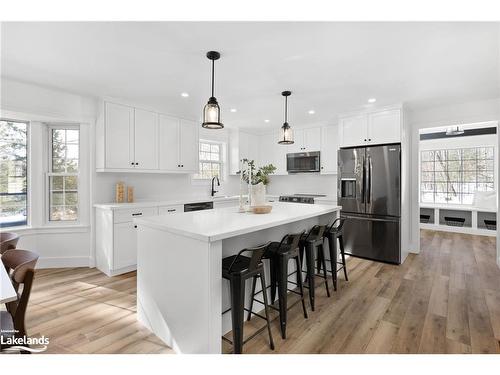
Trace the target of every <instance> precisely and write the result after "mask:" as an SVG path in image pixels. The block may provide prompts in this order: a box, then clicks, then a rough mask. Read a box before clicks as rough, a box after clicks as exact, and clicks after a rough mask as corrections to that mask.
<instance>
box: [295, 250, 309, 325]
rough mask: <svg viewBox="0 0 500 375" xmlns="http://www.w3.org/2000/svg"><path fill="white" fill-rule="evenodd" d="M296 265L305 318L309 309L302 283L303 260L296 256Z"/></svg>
mask: <svg viewBox="0 0 500 375" xmlns="http://www.w3.org/2000/svg"><path fill="white" fill-rule="evenodd" d="M295 265H296V267H297V285H298V286H299V291H300V299H301V302H302V310H303V311H304V318H306V319H307V318H308V316H307V309H306V300H305V297H304V285H303V284H302V272H301V271H302V262H301V261H300V257H299V256H296V257H295Z"/></svg>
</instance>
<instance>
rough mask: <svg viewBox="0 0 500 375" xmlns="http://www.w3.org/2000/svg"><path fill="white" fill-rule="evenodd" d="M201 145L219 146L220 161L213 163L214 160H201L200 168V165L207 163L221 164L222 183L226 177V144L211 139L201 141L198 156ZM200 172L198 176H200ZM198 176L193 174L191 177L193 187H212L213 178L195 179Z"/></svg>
mask: <svg viewBox="0 0 500 375" xmlns="http://www.w3.org/2000/svg"><path fill="white" fill-rule="evenodd" d="M201 143H208V144H211V145H218V146H219V156H220V158H219V161H213V160H203V159H200V158H199V160H198V168H199V166H200V163H202V162H207V163H218V164H220V166H221V168H220V170H221V173H220V176H219V180H220V182H221V183H222V182H223V181H224V180H225V175H226V165H227V163H226V157H225V155H226V151H225V148H226V145H225V143H224V142H220V141H213V140H209V139H200V140H199V141H198V155H199V154H200V144H201ZM199 173H200V171H198V173H197V174H199ZM195 175H196V174H192V175H191V184H192V185H210V183H211V180H212V179H211V178H196V177H195Z"/></svg>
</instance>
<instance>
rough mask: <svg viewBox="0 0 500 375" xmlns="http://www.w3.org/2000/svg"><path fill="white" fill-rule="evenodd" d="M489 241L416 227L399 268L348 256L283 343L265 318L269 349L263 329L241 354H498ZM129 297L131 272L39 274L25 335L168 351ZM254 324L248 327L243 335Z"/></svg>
mask: <svg viewBox="0 0 500 375" xmlns="http://www.w3.org/2000/svg"><path fill="white" fill-rule="evenodd" d="M495 244H496V241H495V238H493V237H481V236H471V235H463V234H457V233H447V232H433V231H427V230H423V231H422V232H421V246H422V251H421V253H420V254H419V255H410V256H409V257H408V259H407V260H406V261H405V262H404V264H402V265H400V266H395V265H389V264H383V263H376V262H371V261H368V260H363V259H357V258H350V259H348V270H349V282H345V281H344V278H343V276H341V275H340V274H339V290H338V291H337V292H336V293H333V294H332V297H331V298H327V297H326V293H325V290H324V288H323V287H321V285H320V286H319V287H318V289H317V297H316V304H317V307H316V311H315V312H311V311H309V319H307V320H306V319H304V318H303V315H302V312H301V308H300V305H296V306H295V307H294V308H293V309H292V310H290V312H289V321H288V330H287V336H288V338H287V339H286V340H282V339H281V337H280V335H279V332H278V329H279V327H278V323H277V320H276V319H275V320H274V321H273V323H272V330H273V336H274V341H275V345H276V349H275V351H274V352H273V351H271V350H270V349H269V347H268V342H267V334H266V331H264V332H262V333H261V334H259V335H258V336H257V337H256V338H255V339H253V340H251V341H250V342H249V343H248V344H247V345H245V347H244V352H245V353H500V269H499V268H498V266H497V265H496V263H495V253H496V247H495V246H496V245H495ZM135 293H136V276H135V273H134V272H131V273H128V274H125V275H121V276H117V277H113V278H108V277H107V276H105V275H103V274H102V273H100V272H99V271H97V270H96V269H88V268H67V269H50V270H39V271H37V272H36V277H35V284H34V288H33V292H32V296H31V301H30V305H29V308H28V316H27V327H28V331H29V334H30V335H31V336H39V335H41V334H43V335H45V336H47V337H49V338H50V340H51V343H50V346H49V351H48V352H50V353H172V350H171V349H170V348H168V347H167V346H166V345H164V344H163V343H162V342H161V341H160V340H159V339H157V338H156V337H155V336H154V335H153V334H151V333H150V332H149V331H148V330H147V329H145V328H143V327H142V326H141V325H140V324H139V323H138V322H137V321H136V301H135ZM292 298H293V297H292ZM276 316H277V314H276V313H273V317H275V318H276ZM262 323H263V322H262V321H261V320H260V319H252V321H250V322H248V323H246V324H245V336H247V335H249V334H251V333H252V331H253V330H255V329H257V328H259V327H260V326H261V324H262ZM223 349H224V351H225V352H228V351H229V350H230V347H229V346H228V345H227V344H223Z"/></svg>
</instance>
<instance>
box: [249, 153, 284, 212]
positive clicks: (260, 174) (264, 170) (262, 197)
mask: <svg viewBox="0 0 500 375" xmlns="http://www.w3.org/2000/svg"><path fill="white" fill-rule="evenodd" d="M243 163H246V164H247V165H248V168H247V169H246V170H243V171H242V173H243V180H244V181H245V182H246V183H250V185H251V191H250V192H249V194H250V202H251V203H252V206H263V205H265V203H266V186H267V184H269V175H271V174H273V173H274V171H276V167H275V166H274V165H272V164H268V165H264V166H262V167H260V168H259V169H257V168H256V166H255V161H254V160H248V159H243ZM250 176H251V181H250V182H249V179H250Z"/></svg>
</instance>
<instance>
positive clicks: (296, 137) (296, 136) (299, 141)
mask: <svg viewBox="0 0 500 375" xmlns="http://www.w3.org/2000/svg"><path fill="white" fill-rule="evenodd" d="M293 141H294V142H293V144H291V145H289V146H288V152H290V153H295V152H304V151H305V147H304V129H293Z"/></svg>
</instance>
